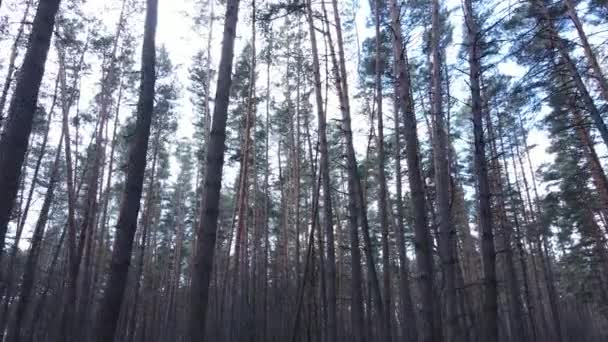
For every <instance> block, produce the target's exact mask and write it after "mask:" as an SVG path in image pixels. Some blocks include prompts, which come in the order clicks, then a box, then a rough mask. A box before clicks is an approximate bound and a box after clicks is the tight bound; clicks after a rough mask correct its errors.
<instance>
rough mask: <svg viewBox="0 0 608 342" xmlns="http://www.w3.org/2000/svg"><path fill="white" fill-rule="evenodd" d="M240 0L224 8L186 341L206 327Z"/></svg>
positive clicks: (199, 338)
mask: <svg viewBox="0 0 608 342" xmlns="http://www.w3.org/2000/svg"><path fill="white" fill-rule="evenodd" d="M238 8H239V0H229V1H228V3H227V4H226V17H225V18H226V19H225V22H224V36H223V38H222V53H221V58H220V66H219V73H218V81H217V91H216V95H215V106H214V108H213V123H212V128H211V135H210V139H209V147H208V149H207V174H206V175H205V185H204V188H205V191H204V192H203V193H204V197H203V204H202V208H203V209H202V210H201V213H200V219H199V225H198V227H197V232H196V235H197V241H196V246H195V253H196V257H195V259H194V268H193V273H194V274H193V275H192V285H191V289H190V290H191V302H192V309H191V310H190V318H189V320H190V322H189V331H188V336H187V340H188V341H192V342H195V341H196V342H200V341H205V324H206V317H207V303H208V299H209V298H208V297H209V283H210V281H211V274H212V271H213V256H214V254H215V241H216V234H217V225H218V214H219V200H220V188H221V185H222V170H223V166H224V150H225V145H224V142H225V140H226V118H227V114H228V102H229V100H230V85H231V83H232V60H233V57H234V39H235V36H236V25H237V20H238Z"/></svg>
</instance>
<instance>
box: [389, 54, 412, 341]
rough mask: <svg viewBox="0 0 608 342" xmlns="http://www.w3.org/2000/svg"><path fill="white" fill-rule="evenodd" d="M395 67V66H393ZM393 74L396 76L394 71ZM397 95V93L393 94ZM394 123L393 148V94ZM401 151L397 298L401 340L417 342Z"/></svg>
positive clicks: (398, 152)
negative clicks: (401, 317)
mask: <svg viewBox="0 0 608 342" xmlns="http://www.w3.org/2000/svg"><path fill="white" fill-rule="evenodd" d="M395 66H396V64H395ZM395 74H397V72H396V70H395ZM395 93H397V92H395ZM394 106H395V109H394V123H395V133H394V134H395V146H401V134H402V133H403V132H402V128H401V125H400V122H401V120H400V119H399V108H400V99H399V95H398V94H395V98H394ZM401 172H402V171H401V149H400V148H396V149H395V188H396V193H395V197H396V198H395V206H396V212H395V219H396V221H397V222H396V229H395V231H396V233H397V251H398V255H399V292H400V294H399V298H400V301H401V308H402V310H403V313H402V315H403V317H404V319H405V321H404V322H403V323H402V324H401V338H403V339H404V340H405V341H406V342H417V341H418V328H417V325H416V321H417V317H416V314H415V311H414V303H413V301H412V295H411V290H410V280H409V276H410V267H409V263H410V261H409V260H408V256H407V248H406V242H405V212H404V208H403V185H402V181H401V175H402V173H401Z"/></svg>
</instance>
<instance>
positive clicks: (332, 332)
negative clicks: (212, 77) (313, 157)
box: [306, 0, 338, 342]
mask: <svg viewBox="0 0 608 342" xmlns="http://www.w3.org/2000/svg"><path fill="white" fill-rule="evenodd" d="M306 19H307V21H308V32H309V35H310V43H311V46H312V60H313V77H314V79H313V80H314V88H315V104H316V110H317V123H318V134H319V150H320V152H321V161H320V165H319V172H320V173H321V179H322V187H323V215H324V217H323V224H324V228H325V235H326V246H327V260H326V265H325V270H326V272H327V275H326V282H327V318H328V319H327V325H326V327H327V335H326V337H327V342H336V341H337V338H338V326H337V324H338V322H337V313H336V305H337V294H336V249H335V242H334V240H335V239H334V227H333V212H332V202H331V184H330V179H329V152H328V147H327V119H326V117H325V111H324V110H323V94H322V89H321V72H320V65H319V64H320V63H319V50H318V47H317V37H316V32H315V27H314V20H313V13H312V5H311V0H306Z"/></svg>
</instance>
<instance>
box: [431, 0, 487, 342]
mask: <svg viewBox="0 0 608 342" xmlns="http://www.w3.org/2000/svg"><path fill="white" fill-rule="evenodd" d="M432 4H433V7H432V13H431V14H432V29H431V64H432V69H431V83H432V91H431V95H432V106H431V112H432V114H433V119H434V120H433V123H434V125H433V126H434V127H433V133H434V135H433V142H434V144H433V154H434V166H435V190H436V196H437V211H438V219H439V222H438V224H439V255H440V257H441V262H442V265H443V273H444V286H445V310H446V311H445V315H446V317H445V320H446V339H447V340H448V341H459V340H460V339H461V336H460V333H461V332H460V329H459V327H458V325H459V324H458V316H457V307H458V304H457V298H456V295H457V294H456V283H455V281H456V268H457V267H456V266H457V265H456V263H457V261H456V253H455V246H456V230H455V229H456V228H455V226H454V225H453V223H452V222H451V214H450V193H449V192H450V191H449V175H450V173H449V164H448V150H447V145H448V136H447V133H446V126H445V123H444V122H445V119H444V115H443V110H442V97H443V92H442V86H441V77H442V76H441V58H440V46H439V41H440V32H439V30H440V28H439V25H440V23H439V1H438V0H434V1H433V3H432ZM476 141H479V137H477V136H476ZM477 153H479V152H478V151H477ZM484 185H487V183H486V184H484ZM486 209H487V208H486ZM484 214H486V215H488V217H489V212H487V213H486V212H484ZM482 229H483V228H482ZM490 230H491V226H490ZM482 234H483V235H484V239H488V237H489V238H490V239H492V233H491V232H488V231H487V228H485V229H483V233H482ZM489 246H491V248H492V250H493V247H494V246H493V241H491V242H489V245H488V247H484V252H486V253H491V252H490V250H489V249H488V248H489ZM486 250H487V251H486ZM492 261H493V260H492ZM485 264H487V263H484V265H485ZM488 267H491V268H490V269H492V270H493V268H494V263H493V262H492V265H491V266H488ZM486 272H487V269H486ZM492 273H494V272H492ZM486 276H487V277H491V276H490V275H488V274H486ZM488 279H491V278H488ZM494 286H495V285H494ZM492 341H493V340H492Z"/></svg>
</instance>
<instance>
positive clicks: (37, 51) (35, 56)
mask: <svg viewBox="0 0 608 342" xmlns="http://www.w3.org/2000/svg"><path fill="white" fill-rule="evenodd" d="M60 1H61V0H41V1H40V3H39V4H38V9H37V10H36V16H35V17H34V22H33V23H32V33H31V34H30V38H29V44H28V49H27V52H26V53H25V57H24V58H23V64H22V66H21V68H20V69H19V77H18V78H17V84H16V86H15V92H14V94H13V98H12V99H11V102H10V105H9V108H8V120H7V122H6V126H5V127H4V129H3V131H2V137H1V138H0V192H1V193H3V195H2V196H0V260H1V257H2V254H3V250H4V240H5V238H6V230H7V228H8V223H9V221H10V218H11V212H12V210H13V205H14V201H15V198H16V196H17V190H18V187H19V178H20V176H21V170H22V167H23V161H24V158H25V152H26V151H27V148H28V140H29V137H30V133H31V131H32V122H33V120H34V113H35V112H36V105H37V102H38V92H39V90H40V83H41V82H42V76H43V75H44V68H45V63H46V58H47V55H48V52H49V47H50V44H51V36H52V34H53V27H54V26H55V14H57V10H58V9H59V2H60Z"/></svg>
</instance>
